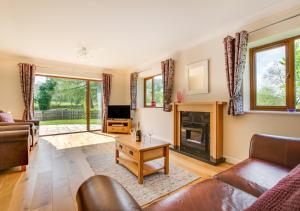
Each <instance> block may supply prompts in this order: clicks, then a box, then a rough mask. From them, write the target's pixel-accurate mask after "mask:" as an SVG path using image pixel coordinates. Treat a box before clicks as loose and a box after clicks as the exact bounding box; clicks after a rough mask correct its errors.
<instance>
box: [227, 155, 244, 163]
mask: <svg viewBox="0 0 300 211" xmlns="http://www.w3.org/2000/svg"><path fill="white" fill-rule="evenodd" d="M224 158H225V159H226V163H230V164H237V163H240V162H241V161H242V160H240V159H237V158H234V157H230V156H226V155H224Z"/></svg>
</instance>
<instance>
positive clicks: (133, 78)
mask: <svg viewBox="0 0 300 211" xmlns="http://www.w3.org/2000/svg"><path fill="white" fill-rule="evenodd" d="M137 79H138V73H131V74H130V100H131V103H130V106H131V110H136V95H137Z"/></svg>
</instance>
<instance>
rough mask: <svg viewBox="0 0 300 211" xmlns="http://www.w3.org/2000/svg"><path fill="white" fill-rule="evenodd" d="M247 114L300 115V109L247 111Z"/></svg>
mask: <svg viewBox="0 0 300 211" xmlns="http://www.w3.org/2000/svg"><path fill="white" fill-rule="evenodd" d="M245 114H277V115H278V114H279V115H300V112H299V111H296V112H287V111H257V110H252V111H245Z"/></svg>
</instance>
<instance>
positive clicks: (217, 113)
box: [173, 101, 226, 164]
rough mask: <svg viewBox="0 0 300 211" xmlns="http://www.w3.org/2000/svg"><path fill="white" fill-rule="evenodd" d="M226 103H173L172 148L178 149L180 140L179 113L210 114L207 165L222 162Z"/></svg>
mask: <svg viewBox="0 0 300 211" xmlns="http://www.w3.org/2000/svg"><path fill="white" fill-rule="evenodd" d="M224 105H226V102H220V101H213V102H193V103H173V115H174V121H173V122H174V148H175V150H176V149H179V148H180V139H181V129H180V127H181V119H180V118H181V115H180V112H181V111H191V112H209V113H210V160H209V163H212V164H218V163H221V162H224V158H223V107H224Z"/></svg>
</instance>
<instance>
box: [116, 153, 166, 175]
mask: <svg viewBox="0 0 300 211" xmlns="http://www.w3.org/2000/svg"><path fill="white" fill-rule="evenodd" d="M117 159H118V161H119V164H121V165H123V166H125V167H126V168H127V169H128V170H129V171H130V172H132V173H133V174H134V175H136V176H138V163H137V162H136V161H135V160H132V159H130V158H125V157H118V158H117ZM162 169H164V167H163V166H162V165H161V164H158V163H157V162H155V161H148V162H147V163H144V167H143V176H146V175H149V174H153V173H156V172H158V171H160V170H162Z"/></svg>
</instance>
